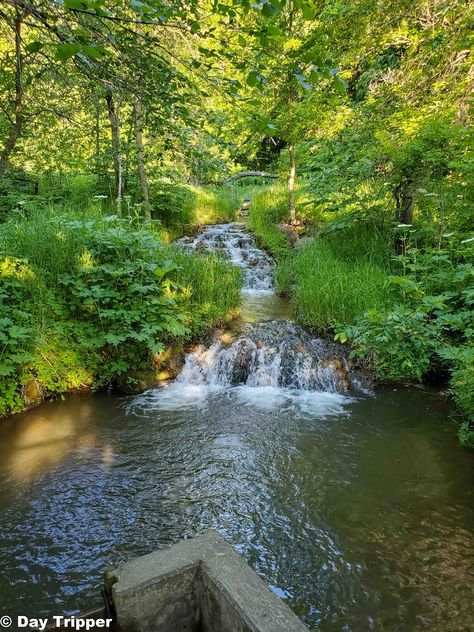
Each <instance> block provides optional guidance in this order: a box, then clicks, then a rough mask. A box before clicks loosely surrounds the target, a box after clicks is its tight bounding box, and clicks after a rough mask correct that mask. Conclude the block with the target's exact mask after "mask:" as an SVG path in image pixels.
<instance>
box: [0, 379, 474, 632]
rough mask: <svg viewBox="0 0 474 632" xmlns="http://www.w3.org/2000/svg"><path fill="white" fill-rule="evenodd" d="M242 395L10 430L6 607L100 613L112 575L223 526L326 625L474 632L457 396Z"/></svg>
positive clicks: (108, 399) (3, 523) (6, 434)
mask: <svg viewBox="0 0 474 632" xmlns="http://www.w3.org/2000/svg"><path fill="white" fill-rule="evenodd" d="M238 397H239V394H238V391H237V390H236V389H235V388H229V389H227V390H218V391H216V392H215V393H212V392H209V393H207V394H206V397H205V398H204V399H203V401H202V402H201V405H200V406H191V407H186V406H184V407H183V408H181V409H179V408H176V407H175V408H174V409H171V410H167V409H166V407H164V408H163V407H161V408H160V407H156V406H153V404H152V403H149V405H148V406H136V405H132V406H131V402H132V400H131V399H130V398H120V397H115V396H106V395H95V396H90V395H83V396H73V397H69V398H67V400H66V401H63V402H61V401H58V402H55V403H49V404H45V405H44V406H41V407H40V408H38V409H35V410H32V411H30V412H28V413H26V414H23V415H19V416H16V417H14V418H12V419H10V420H7V421H5V422H3V423H2V424H1V426H0V533H1V550H0V565H1V569H2V572H1V574H0V613H5V614H9V615H10V616H14V615H16V614H26V615H29V616H31V617H33V616H39V615H43V616H47V615H53V614H58V613H61V612H62V611H64V610H67V611H76V610H78V609H84V608H88V607H89V606H91V605H95V604H96V603H97V602H98V587H99V586H100V583H101V574H102V572H103V570H104V569H105V568H106V567H107V566H108V565H110V564H115V563H117V562H119V561H120V560H122V559H127V558H130V557H132V556H136V555H140V554H143V553H146V552H149V551H152V550H154V549H156V548H158V547H162V546H166V545H167V544H170V543H172V542H175V541H177V540H180V539H181V538H185V537H190V536H192V535H194V534H197V533H201V532H203V531H205V530H206V529H208V528H210V527H214V528H217V529H218V530H219V531H220V532H221V533H222V534H223V535H224V536H225V537H227V538H228V539H229V540H230V541H231V542H232V543H233V544H234V545H235V546H236V548H237V550H239V551H240V552H241V553H242V555H243V556H244V557H245V559H246V560H247V561H248V562H249V563H250V565H251V566H252V567H253V568H254V569H255V570H256V571H257V573H259V574H260V575H261V576H262V577H263V578H264V580H265V581H266V582H267V583H268V584H269V585H270V586H271V587H272V588H273V589H274V590H275V591H276V592H277V593H278V594H279V595H280V596H282V597H283V598H285V599H286V600H287V603H288V604H289V606H290V607H291V608H293V609H294V611H295V612H296V613H297V614H298V615H300V616H301V617H302V618H303V619H304V621H305V622H306V623H307V624H308V625H309V626H310V627H311V628H312V629H315V630H316V629H320V630H331V631H336V630H337V631H341V630H343V631H349V630H353V631H359V630H372V629H373V630H384V631H397V632H399V631H401V630H425V629H426V630H430V631H432V630H435V631H440V632H446V631H450V630H452V631H456V632H459V631H460V630H469V629H472V628H470V626H471V625H472V604H473V602H474V502H473V500H474V497H473V490H474V485H473V483H474V467H473V466H474V459H473V455H472V453H469V452H468V451H465V450H463V449H462V448H461V447H460V446H459V445H458V443H457V440H456V437H455V433H456V424H455V423H454V422H453V421H452V420H450V415H451V408H450V406H449V405H448V404H447V403H446V402H445V400H444V399H443V397H442V396H440V395H439V394H437V393H436V392H433V391H428V390H423V389H417V388H412V389H410V388H398V389H396V390H394V389H392V388H387V389H381V390H378V391H377V392H376V394H375V396H374V397H364V396H357V398H356V399H355V400H349V399H348V400H346V401H342V402H339V404H338V406H333V407H332V408H331V407H330V406H329V407H328V406H326V405H325V404H324V402H321V406H320V408H319V409H318V408H314V406H313V407H311V408H310V409H309V411H306V412H305V409H304V407H303V408H302V407H301V406H297V407H292V405H291V402H290V403H288V405H285V406H282V405H281V402H280V403H278V402H277V404H276V405H269V406H266V407H262V406H261V405H256V402H255V401H252V399H251V398H250V399H248V398H247V400H245V398H244V399H240V400H239V399H238ZM257 403H258V402H257Z"/></svg>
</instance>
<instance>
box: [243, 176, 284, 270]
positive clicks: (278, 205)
mask: <svg viewBox="0 0 474 632" xmlns="http://www.w3.org/2000/svg"><path fill="white" fill-rule="evenodd" d="M288 218H289V206H288V190H287V185H286V183H284V182H277V183H276V184H272V185H267V186H265V187H259V188H258V189H257V190H256V192H255V194H254V196H253V197H252V204H251V207H250V215H249V221H248V225H249V228H250V229H251V230H252V231H253V232H254V234H255V235H256V237H257V240H258V241H259V243H260V245H262V246H263V247H264V248H266V249H267V250H269V251H270V253H271V254H272V255H273V256H274V257H275V258H277V259H279V258H285V257H287V256H288V255H289V253H290V251H291V248H290V244H289V241H288V238H287V237H286V236H285V235H284V234H283V233H281V232H280V230H279V229H278V224H281V223H282V222H285V221H287V220H288Z"/></svg>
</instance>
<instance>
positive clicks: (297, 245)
mask: <svg viewBox="0 0 474 632" xmlns="http://www.w3.org/2000/svg"><path fill="white" fill-rule="evenodd" d="M313 241H314V237H301V238H300V239H298V241H296V242H295V248H303V247H304V246H307V245H308V244H312V243H313Z"/></svg>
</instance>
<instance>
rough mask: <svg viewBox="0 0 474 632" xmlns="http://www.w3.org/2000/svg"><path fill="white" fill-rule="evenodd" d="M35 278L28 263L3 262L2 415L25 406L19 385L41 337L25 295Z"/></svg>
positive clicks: (0, 276)
mask: <svg viewBox="0 0 474 632" xmlns="http://www.w3.org/2000/svg"><path fill="white" fill-rule="evenodd" d="M31 276H32V274H31V270H30V269H29V267H28V265H27V263H26V262H25V261H22V260H19V259H13V258H10V257H4V258H2V259H0V378H1V379H0V415H4V414H5V413H7V412H10V411H11V410H19V409H20V408H21V407H22V405H23V401H22V400H21V397H20V393H19V391H18V388H17V384H18V381H19V374H20V371H21V369H22V367H23V366H24V365H25V364H26V363H27V362H28V361H29V360H30V359H31V357H32V350H33V346H34V343H35V338H36V335H37V334H36V331H35V329H34V327H33V326H32V325H33V323H32V319H31V316H30V314H29V313H28V305H27V296H26V295H25V291H24V286H25V283H28V282H29V281H30V280H31Z"/></svg>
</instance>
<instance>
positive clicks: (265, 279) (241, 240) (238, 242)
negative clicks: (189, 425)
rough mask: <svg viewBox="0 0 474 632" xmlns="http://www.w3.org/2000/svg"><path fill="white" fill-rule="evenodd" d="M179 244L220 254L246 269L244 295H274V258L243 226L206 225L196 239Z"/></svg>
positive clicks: (236, 224) (180, 241) (187, 238)
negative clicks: (258, 245) (260, 246)
mask: <svg viewBox="0 0 474 632" xmlns="http://www.w3.org/2000/svg"><path fill="white" fill-rule="evenodd" d="M176 243H177V244H178V245H180V246H182V247H184V248H186V249H187V250H195V251H198V252H220V253H221V254H222V255H223V256H224V257H226V258H227V259H229V260H230V261H231V262H232V263H233V264H235V265H236V266H238V267H239V268H240V269H241V270H242V272H243V277H244V282H243V292H245V293H248V294H249V295H255V294H273V292H274V290H275V284H274V281H273V268H274V262H273V259H272V258H271V257H270V255H269V254H268V253H266V252H265V251H264V250H261V249H259V248H257V246H256V244H255V240H254V238H253V237H252V235H251V234H250V233H248V232H247V231H245V230H244V227H243V224H239V223H237V222H233V223H231V224H216V225H212V226H206V228H204V229H203V230H202V231H201V232H200V233H198V234H197V235H196V237H194V238H191V237H183V238H182V239H178V240H177V242H176Z"/></svg>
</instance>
